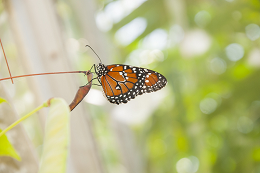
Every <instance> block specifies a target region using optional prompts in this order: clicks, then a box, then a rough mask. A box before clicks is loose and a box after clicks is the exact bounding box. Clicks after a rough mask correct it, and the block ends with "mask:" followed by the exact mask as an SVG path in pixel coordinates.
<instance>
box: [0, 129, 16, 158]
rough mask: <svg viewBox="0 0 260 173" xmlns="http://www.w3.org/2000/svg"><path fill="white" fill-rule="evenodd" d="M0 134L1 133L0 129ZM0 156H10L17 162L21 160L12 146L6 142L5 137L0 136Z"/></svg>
mask: <svg viewBox="0 0 260 173" xmlns="http://www.w3.org/2000/svg"><path fill="white" fill-rule="evenodd" d="M0 132H2V130H1V129H0ZM1 156H10V157H13V158H15V159H17V160H19V161H20V160H21V158H20V156H19V155H18V153H17V152H16V150H15V149H14V147H13V146H12V144H11V143H10V142H9V141H8V139H7V136H6V135H2V136H1V137H0V157H1Z"/></svg>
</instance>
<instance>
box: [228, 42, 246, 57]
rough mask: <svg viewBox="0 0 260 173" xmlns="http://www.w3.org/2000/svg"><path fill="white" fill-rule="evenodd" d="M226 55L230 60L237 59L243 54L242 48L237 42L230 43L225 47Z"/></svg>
mask: <svg viewBox="0 0 260 173" xmlns="http://www.w3.org/2000/svg"><path fill="white" fill-rule="evenodd" d="M225 50H226V55H227V57H228V59H229V60H231V61H238V60H240V59H241V58H243V56H244V48H243V47H242V46H241V45H240V44H237V43H232V44H230V45H228V46H227V47H226V49H225Z"/></svg>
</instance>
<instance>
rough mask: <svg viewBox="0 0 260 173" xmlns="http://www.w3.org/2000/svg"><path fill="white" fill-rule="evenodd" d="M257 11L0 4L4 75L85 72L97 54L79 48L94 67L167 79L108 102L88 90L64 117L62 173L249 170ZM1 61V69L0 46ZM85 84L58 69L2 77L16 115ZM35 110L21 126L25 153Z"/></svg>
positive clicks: (80, 0) (211, 4)
mask: <svg viewBox="0 0 260 173" xmlns="http://www.w3.org/2000/svg"><path fill="white" fill-rule="evenodd" d="M259 11H260V2H259V1H258V0H250V1H248V0H220V1H217V0H116V1H113V0H76V1H74V0H55V1H51V0H37V1H32V0H20V1H15V0H8V1H7V0H6V1H3V3H1V4H0V13H1V14H0V34H1V35H0V37H1V39H2V42H3V45H4V48H5V51H6V55H7V58H8V61H9V65H10V68H11V72H12V75H14V76H15V75H21V74H31V73H40V72H55V71H68V70H89V69H90V67H91V66H92V65H93V64H94V63H98V62H99V61H98V59H97V57H96V56H95V54H94V53H93V52H92V51H91V50H90V49H88V48H85V45H87V44H88V45H90V46H91V47H92V48H93V49H94V50H95V51H96V53H97V54H98V55H99V56H100V58H101V59H102V61H103V63H104V64H119V63H122V64H128V65H133V66H140V67H145V68H149V69H152V70H155V71H157V72H159V73H161V74H163V75H164V76H165V77H166V78H167V80H168V84H167V86H166V87H165V88H163V89H162V90H160V91H158V92H155V93H151V94H145V95H142V96H138V97H137V98H136V99H134V100H131V101H130V102H128V103H127V104H123V105H119V106H118V105H113V104H111V103H109V102H108V101H107V100H106V99H105V97H104V96H103V94H102V88H101V87H97V86H93V87H92V89H91V91H90V93H89V94H88V95H87V97H86V98H85V100H84V101H83V102H82V103H80V105H79V106H78V107H77V108H75V110H73V111H72V113H71V135H72V136H71V141H72V142H71V149H70V150H71V151H70V158H69V160H68V171H67V172H73V173H74V172H91V173H177V172H178V173H194V172H202V173H210V172H212V173H218V172H223V173H231V172H236V173H240V172H241V173H244V172H248V173H260V138H259V137H260V119H259V117H260V80H259V77H260V48H259V44H260V40H259V37H260V27H259V26H260V22H259V19H260V12H259ZM0 65H1V66H0V75H1V78H3V77H7V76H9V74H8V71H7V68H6V64H5V60H4V59H3V55H2V54H0ZM86 83H87V79H86V77H84V75H82V74H65V75H53V76H38V77H28V78H19V79H15V84H14V85H12V84H11V82H10V81H3V82H1V85H4V86H3V87H4V88H5V93H6V94H7V95H8V98H10V100H11V102H12V104H13V107H14V110H15V112H17V114H18V115H19V116H22V115H24V114H25V113H27V112H29V111H30V110H32V109H33V108H34V107H36V106H38V105H39V104H41V103H43V102H44V101H45V100H47V99H48V98H51V97H61V98H64V99H65V100H66V101H67V102H68V103H70V102H71V101H72V99H73V97H74V95H75V93H76V91H77V88H78V87H79V86H82V85H84V84H86ZM96 83H97V81H96ZM1 97H3V96H1ZM6 97H7V96H6ZM46 111H48V110H47V109H46V110H43V111H41V112H40V113H39V115H38V116H34V117H32V118H30V119H28V120H26V121H25V122H24V123H23V127H24V128H25V132H24V133H25V134H26V135H28V136H29V139H27V138H26V137H25V138H26V139H25V140H27V142H28V143H32V149H31V151H30V152H32V153H33V154H32V155H36V160H37V158H38V157H40V155H41V149H42V142H43V140H42V137H43V131H44V130H43V129H44V128H43V127H44V119H45V114H46ZM1 114H2V115H0V117H2V118H3V117H4V118H6V116H7V114H3V112H2V113H1ZM9 116H12V115H9ZM0 120H1V118H0ZM0 122H1V121H0ZM0 125H1V123H0ZM7 125H8V124H7ZM7 125H6V126H7ZM3 126H5V125H3V123H2V126H1V128H3ZM10 140H11V141H12V140H15V139H12V137H11V139H10ZM31 159H35V158H31ZM27 161H28V162H30V163H32V161H30V159H29V160H27ZM15 163H16V162H15ZM16 164H18V163H16ZM18 169H20V168H17V167H16V170H18ZM14 172H15V171H14Z"/></svg>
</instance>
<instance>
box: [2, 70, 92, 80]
mask: <svg viewBox="0 0 260 173" xmlns="http://www.w3.org/2000/svg"><path fill="white" fill-rule="evenodd" d="M64 73H84V74H87V73H88V71H66V72H50V73H35V74H26V75H20V76H13V77H6V78H2V79H0V81H2V80H7V79H12V78H19V77H28V76H37V75H47V74H64Z"/></svg>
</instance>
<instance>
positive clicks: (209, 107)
mask: <svg viewBox="0 0 260 173" xmlns="http://www.w3.org/2000/svg"><path fill="white" fill-rule="evenodd" d="M217 106H218V103H217V101H216V100H215V99H213V98H205V99H203V100H201V102H200V110H201V112H203V113H204V114H211V113H212V112H214V111H215V110H216V108H217Z"/></svg>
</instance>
